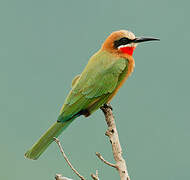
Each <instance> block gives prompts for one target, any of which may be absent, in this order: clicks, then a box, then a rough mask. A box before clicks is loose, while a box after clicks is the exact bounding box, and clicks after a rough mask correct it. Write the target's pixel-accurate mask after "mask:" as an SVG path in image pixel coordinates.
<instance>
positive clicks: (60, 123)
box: [25, 30, 159, 160]
mask: <svg viewBox="0 0 190 180" xmlns="http://www.w3.org/2000/svg"><path fill="white" fill-rule="evenodd" d="M146 41H159V39H158V38H152V37H135V35H134V34H133V33H132V32H131V31H128V30H119V31H114V32H112V33H111V34H110V35H109V36H108V37H107V39H106V40H105V41H104V43H103V44H102V46H101V48H100V49H99V50H98V51H97V52H96V53H95V54H94V55H92V57H91V58H90V59H89V61H88V63H87V65H86V67H85V68H84V70H83V72H82V73H81V74H79V75H77V76H76V77H75V78H74V79H73V80H72V83H71V85H72V87H71V90H70V92H69V94H68V95H67V97H66V99H65V101H64V104H63V106H62V108H61V110H60V113H59V115H58V118H57V121H56V122H54V124H53V125H52V126H51V127H50V128H49V129H48V130H47V131H46V132H45V133H44V134H43V135H42V136H41V137H40V139H39V140H38V141H37V142H36V143H35V144H34V145H33V146H32V147H31V149H29V150H28V151H27V152H26V153H25V157H26V158H28V159H33V160H36V159H38V158H39V157H40V155H41V154H42V153H43V152H44V151H45V150H46V149H47V147H48V146H49V145H50V144H51V143H52V142H53V141H54V138H55V137H58V136H59V135H60V134H61V133H62V132H63V131H64V130H65V129H66V128H67V127H68V126H69V125H70V124H71V122H73V121H74V120H75V119H76V118H77V117H79V116H81V115H83V116H85V117H88V116H90V115H91V114H92V113H93V112H95V111H96V110H98V109H99V108H100V107H101V106H103V105H106V104H109V103H110V101H111V100H112V99H113V97H114V96H115V95H116V93H117V92H118V90H119V89H120V88H121V86H122V85H123V83H124V82H125V81H126V80H127V79H128V77H129V76H130V75H131V73H132V72H133V70H134V67H135V61H134V58H133V52H134V50H135V48H136V46H137V45H138V44H139V43H141V42H146Z"/></svg>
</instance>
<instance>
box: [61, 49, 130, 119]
mask: <svg viewBox="0 0 190 180" xmlns="http://www.w3.org/2000/svg"><path fill="white" fill-rule="evenodd" d="M127 66H128V61H127V60H126V59H124V58H118V57H115V56H113V55H112V54H111V53H109V52H106V51H101V50H100V51H98V52H97V53H96V54H95V55H94V56H92V57H91V59H90V60H89V62H88V64H87V66H86V67H85V69H84V71H83V72H82V74H81V75H80V77H79V78H78V80H77V82H76V83H75V84H74V85H73V87H72V89H71V91H70V93H69V95H68V96H67V98H66V100H65V103H64V105H63V107H62V109H61V112H60V116H59V118H58V119H59V120H60V121H66V120H68V119H70V118H71V117H72V116H73V115H75V114H76V113H77V112H79V111H80V110H82V109H86V108H88V107H89V105H90V104H92V103H93V102H94V101H96V100H98V102H97V104H96V106H95V107H93V108H91V111H94V109H97V108H99V107H100V106H101V105H102V104H104V103H106V101H107V99H108V98H109V96H110V95H111V94H112V93H113V91H114V90H115V89H116V87H117V86H118V84H119V81H120V80H121V79H122V78H123V75H122V74H123V73H124V72H125V71H127Z"/></svg>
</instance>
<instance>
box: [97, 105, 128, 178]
mask: <svg viewBox="0 0 190 180" xmlns="http://www.w3.org/2000/svg"><path fill="white" fill-rule="evenodd" d="M100 109H101V110H102V111H103V113H104V115H105V120H106V123H107V125H108V129H107V131H106V134H105V135H106V136H108V137H109V139H110V143H111V145H112V152H113V156H114V159H115V161H116V164H111V163H109V162H107V161H105V160H104V159H103V157H101V156H100V157H101V158H100V157H99V156H98V157H99V158H100V159H101V160H102V161H103V162H104V163H105V164H107V165H109V166H111V167H115V168H116V169H117V170H118V172H119V175H120V179H121V180H130V177H129V174H128V171H127V166H126V162H125V160H124V159H123V157H122V148H121V145H120V142H119V136H118V133H117V129H116V124H115V120H114V116H113V113H112V107H111V106H110V105H107V104H105V105H104V106H102V107H101V108H100Z"/></svg>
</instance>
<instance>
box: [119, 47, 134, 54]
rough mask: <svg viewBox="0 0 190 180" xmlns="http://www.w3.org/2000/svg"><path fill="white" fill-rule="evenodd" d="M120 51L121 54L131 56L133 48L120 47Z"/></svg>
mask: <svg viewBox="0 0 190 180" xmlns="http://www.w3.org/2000/svg"><path fill="white" fill-rule="evenodd" d="M120 50H121V52H122V53H124V54H128V55H130V56H132V55H133V51H134V50H135V47H128V46H127V47H121V48H120Z"/></svg>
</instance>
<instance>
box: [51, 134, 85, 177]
mask: <svg viewBox="0 0 190 180" xmlns="http://www.w3.org/2000/svg"><path fill="white" fill-rule="evenodd" d="M54 140H55V142H56V143H57V145H58V146H59V149H60V151H61V153H62V155H63V157H64V159H65V161H66V162H67V164H68V165H69V166H70V168H71V169H72V170H73V172H74V173H75V174H76V175H77V176H78V177H79V178H80V179H81V180H85V178H84V177H83V176H82V175H80V174H79V172H78V171H77V170H76V169H75V168H74V167H73V166H72V164H71V163H70V161H69V159H68V158H67V156H66V154H65V153H64V151H63V148H62V146H61V143H60V141H59V139H58V138H56V137H54Z"/></svg>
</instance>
